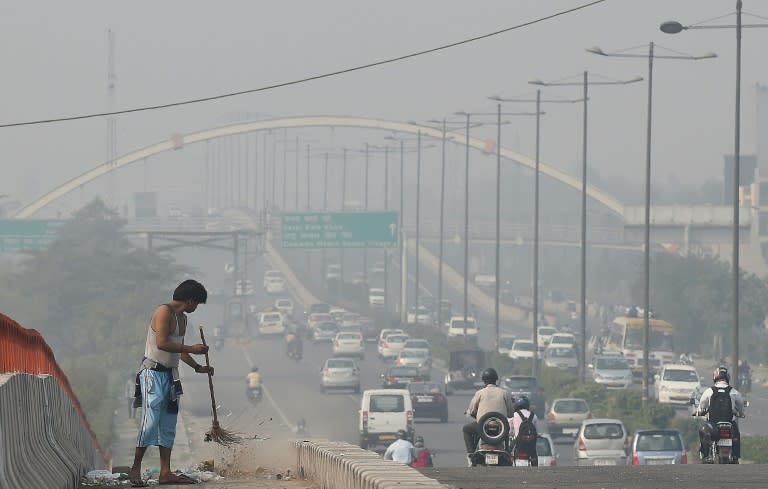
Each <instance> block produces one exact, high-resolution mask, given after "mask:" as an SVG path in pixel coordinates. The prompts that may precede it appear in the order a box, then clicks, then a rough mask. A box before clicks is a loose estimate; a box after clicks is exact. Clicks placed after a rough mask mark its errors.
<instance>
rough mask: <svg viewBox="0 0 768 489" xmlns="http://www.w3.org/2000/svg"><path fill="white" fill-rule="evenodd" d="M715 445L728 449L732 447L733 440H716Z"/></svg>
mask: <svg viewBox="0 0 768 489" xmlns="http://www.w3.org/2000/svg"><path fill="white" fill-rule="evenodd" d="M717 444H718V445H719V446H721V447H730V446H732V445H733V440H731V439H730V438H723V439H721V440H717Z"/></svg>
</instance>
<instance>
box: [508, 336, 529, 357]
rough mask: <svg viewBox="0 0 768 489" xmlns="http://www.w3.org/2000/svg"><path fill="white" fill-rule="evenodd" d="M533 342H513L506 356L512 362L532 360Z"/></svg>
mask: <svg viewBox="0 0 768 489" xmlns="http://www.w3.org/2000/svg"><path fill="white" fill-rule="evenodd" d="M533 348H534V346H533V340H515V341H514V342H513V343H512V348H510V350H509V353H508V354H507V356H509V358H511V359H513V360H519V359H521V358H533Z"/></svg>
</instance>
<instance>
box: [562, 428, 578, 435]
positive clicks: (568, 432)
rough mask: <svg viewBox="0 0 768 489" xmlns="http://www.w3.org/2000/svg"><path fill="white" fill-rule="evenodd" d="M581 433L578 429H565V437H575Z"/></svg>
mask: <svg viewBox="0 0 768 489" xmlns="http://www.w3.org/2000/svg"><path fill="white" fill-rule="evenodd" d="M577 431H579V429H578V428H563V434H564V435H575V434H576V432H577Z"/></svg>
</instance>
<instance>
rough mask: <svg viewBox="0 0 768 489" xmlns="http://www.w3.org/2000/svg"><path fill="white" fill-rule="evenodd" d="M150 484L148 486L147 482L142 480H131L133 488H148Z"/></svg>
mask: <svg viewBox="0 0 768 489" xmlns="http://www.w3.org/2000/svg"><path fill="white" fill-rule="evenodd" d="M148 486H149V484H147V483H146V482H145V481H143V480H141V479H131V487H148Z"/></svg>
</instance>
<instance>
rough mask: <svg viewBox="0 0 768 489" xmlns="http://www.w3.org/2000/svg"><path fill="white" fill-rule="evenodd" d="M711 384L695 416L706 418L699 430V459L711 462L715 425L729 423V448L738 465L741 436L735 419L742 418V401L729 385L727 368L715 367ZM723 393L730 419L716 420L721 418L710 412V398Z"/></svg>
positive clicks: (702, 395) (719, 415)
mask: <svg viewBox="0 0 768 489" xmlns="http://www.w3.org/2000/svg"><path fill="white" fill-rule="evenodd" d="M712 382H713V383H714V385H713V386H712V387H709V388H708V389H706V390H705V391H704V392H703V393H702V394H701V399H699V405H698V407H697V409H696V414H695V415H696V416H702V415H704V414H705V413H706V416H707V420H706V421H705V422H704V424H702V425H701V427H700V428H699V442H700V444H701V447H700V448H699V451H700V452H701V457H702V460H703V461H704V463H712V462H713V460H712V458H711V457H710V453H711V444H712V442H713V435H714V434H715V433H716V430H717V427H716V425H717V423H718V422H721V421H730V422H731V424H732V426H733V433H732V437H733V446H732V447H731V455H732V457H733V460H734V462H733V463H739V457H740V455H741V436H740V435H739V425H738V424H737V423H736V417H737V416H738V417H743V416H744V400H743V398H742V397H741V393H740V392H739V391H737V390H736V389H734V388H733V387H731V386H730V385H729V384H730V382H731V374H730V372H728V368H727V367H724V366H720V367H717V368H716V369H715V371H714V372H712ZM716 391H717V394H716ZM723 393H727V394H728V398H729V399H730V406H731V409H730V410H731V416H730V419H718V418H722V417H723V416H722V415H721V414H720V413H713V412H711V411H710V404H711V403H712V397H713V396H714V395H722V394H723ZM726 417H727V416H726Z"/></svg>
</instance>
